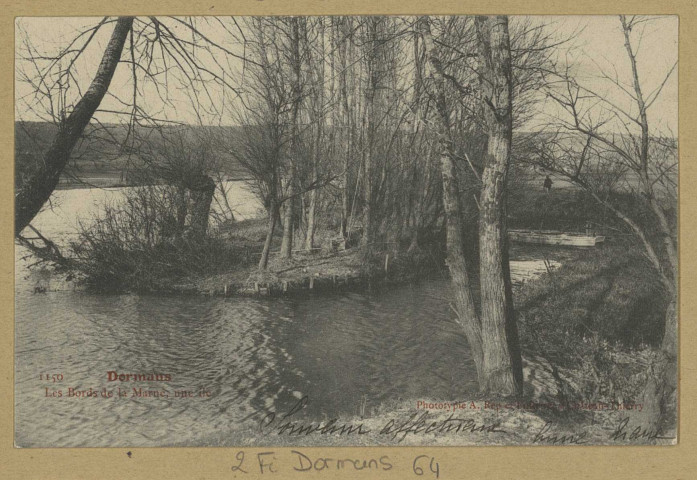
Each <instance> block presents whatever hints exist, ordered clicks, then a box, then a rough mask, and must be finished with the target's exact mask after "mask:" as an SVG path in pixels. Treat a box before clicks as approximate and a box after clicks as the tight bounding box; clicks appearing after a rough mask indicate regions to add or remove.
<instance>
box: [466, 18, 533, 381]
mask: <svg viewBox="0 0 697 480" xmlns="http://www.w3.org/2000/svg"><path fill="white" fill-rule="evenodd" d="M475 25H476V29H477V37H478V44H479V78H480V84H481V98H482V103H483V105H482V109H483V111H484V118H485V124H486V131H487V136H488V146H487V151H486V153H485V155H484V171H483V173H482V191H481V194H480V197H479V207H480V212H479V273H480V275H479V276H480V283H481V296H482V349H483V352H484V359H483V367H482V370H483V374H484V378H485V379H486V381H487V382H488V386H487V387H485V389H486V390H491V391H496V392H509V393H513V392H515V391H516V390H517V389H519V387H520V386H521V385H522V380H523V371H522V362H521V358H520V346H519V343H518V330H517V326H516V321H515V316H514V310H513V290H512V286H511V273H510V270H509V263H508V235H507V231H506V178H507V175H508V165H509V162H510V158H511V144H512V139H513V98H512V94H513V89H512V84H513V82H512V70H511V68H512V67H511V44H510V38H509V34H508V17H507V16H505V15H497V16H495V17H494V16H489V17H483V16H478V17H476V19H475Z"/></svg>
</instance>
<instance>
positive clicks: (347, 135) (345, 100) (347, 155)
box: [339, 17, 353, 238]
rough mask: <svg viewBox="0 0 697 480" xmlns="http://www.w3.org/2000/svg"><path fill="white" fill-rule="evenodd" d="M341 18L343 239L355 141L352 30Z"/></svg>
mask: <svg viewBox="0 0 697 480" xmlns="http://www.w3.org/2000/svg"><path fill="white" fill-rule="evenodd" d="M339 18H340V22H341V23H340V25H341V34H342V36H343V39H342V40H341V43H340V44H339V63H340V69H341V71H340V74H339V89H340V91H341V104H342V107H343V112H342V116H343V127H344V135H343V138H344V139H345V141H346V146H345V151H344V158H343V171H342V173H341V179H342V182H341V183H342V185H341V226H340V231H339V234H340V235H341V236H342V238H346V237H347V235H348V232H347V224H348V216H349V172H348V167H349V162H350V159H351V153H352V152H351V145H352V139H353V134H352V132H353V130H352V126H351V109H350V107H349V94H348V80H347V77H348V72H347V69H348V61H347V54H348V52H347V51H348V47H347V43H348V36H349V34H350V31H351V28H350V25H349V23H348V22H349V19H348V18H345V17H339Z"/></svg>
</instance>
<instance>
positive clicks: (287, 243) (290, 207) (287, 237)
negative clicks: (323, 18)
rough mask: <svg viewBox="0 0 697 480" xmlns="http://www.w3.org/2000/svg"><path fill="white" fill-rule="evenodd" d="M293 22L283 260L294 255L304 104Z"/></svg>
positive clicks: (297, 23)
mask: <svg viewBox="0 0 697 480" xmlns="http://www.w3.org/2000/svg"><path fill="white" fill-rule="evenodd" d="M290 21H291V29H292V32H291V38H290V43H291V52H290V56H291V61H292V63H291V67H292V69H293V84H292V86H291V92H292V102H293V103H292V114H291V115H292V118H291V138H290V142H291V146H290V150H291V152H290V174H289V178H288V184H287V199H286V201H285V202H284V203H285V209H284V212H283V241H282V242H281V258H286V259H289V258H291V257H292V255H293V216H294V214H295V181H296V163H297V161H298V155H299V149H298V115H299V113H300V103H301V102H302V85H301V78H300V61H301V59H300V21H301V20H300V18H299V17H292V18H291V19H290Z"/></svg>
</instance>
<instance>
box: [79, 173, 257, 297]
mask: <svg viewBox="0 0 697 480" xmlns="http://www.w3.org/2000/svg"><path fill="white" fill-rule="evenodd" d="M176 194H177V192H176V188H175V187H171V186H167V185H155V186H146V187H134V188H131V189H129V190H128V192H127V194H126V198H125V200H124V201H123V202H118V203H116V202H112V203H111V204H108V205H105V206H104V209H103V213H102V214H101V215H100V216H98V217H97V218H95V219H94V221H93V222H91V224H90V225H84V224H81V226H80V234H79V240H78V241H77V242H74V243H73V244H72V246H71V248H72V251H73V253H74V255H75V257H76V265H77V268H78V269H79V271H80V272H81V273H82V274H83V275H84V278H85V283H86V284H87V285H88V286H89V287H92V288H94V289H98V290H107V291H121V290H131V291H149V290H153V289H163V288H165V289H166V287H167V284H168V283H169V282H171V281H172V280H175V279H178V278H182V277H185V276H195V275H198V274H204V273H215V272H218V271H223V270H224V269H226V268H227V269H229V268H230V267H232V266H235V265H238V264H239V263H240V262H242V261H244V260H245V259H246V258H247V256H248V255H247V254H246V252H245V250H244V249H239V248H238V249H235V248H233V247H232V245H230V244H229V243H228V242H225V241H223V240H222V239H221V238H211V237H207V236H193V235H187V233H186V231H184V230H183V229H182V228H181V223H180V222H179V220H178V219H177V208H176V207H177V202H176V199H177V196H176Z"/></svg>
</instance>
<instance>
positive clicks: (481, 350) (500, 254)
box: [418, 17, 522, 395]
mask: <svg viewBox="0 0 697 480" xmlns="http://www.w3.org/2000/svg"><path fill="white" fill-rule="evenodd" d="M418 23H419V30H420V32H421V34H422V37H423V40H424V46H425V49H426V56H427V58H428V62H429V64H430V66H431V69H432V75H433V80H434V82H433V83H434V90H435V92H434V97H435V103H436V110H437V117H438V140H439V150H440V152H439V157H440V163H441V176H442V181H443V204H444V209H445V222H446V236H447V240H446V242H447V259H446V262H447V264H448V269H449V270H450V276H451V282H452V287H453V293H454V295H455V301H456V307H457V308H456V309H457V315H458V319H459V322H460V324H461V325H462V327H463V329H464V330H465V335H466V336H467V340H468V342H469V344H470V348H471V349H472V356H473V358H474V362H475V366H476V368H477V376H478V379H479V386H480V390H481V391H482V392H487V393H491V394H498V395H513V394H517V393H519V392H520V391H521V389H522V372H521V371H520V351H519V349H518V347H517V344H516V342H517V336H511V335H510V333H509V332H510V330H509V328H507V321H506V320H507V319H508V318H510V316H511V315H512V308H511V305H510V303H508V302H507V299H508V300H510V277H509V279H508V285H507V282H506V277H507V276H508V266H507V265H504V262H507V261H508V258H507V253H506V248H505V241H504V240H503V239H502V237H501V236H502V235H505V233H506V232H505V225H504V224H503V217H502V215H503V212H502V211H501V210H502V208H503V207H502V202H503V201H504V197H503V189H504V187H505V173H506V167H507V165H506V162H507V161H508V156H509V151H510V138H511V133H510V132H511V124H510V117H511V112H510V106H511V96H510V95H511V93H510V73H509V75H508V76H506V75H505V71H506V70H507V69H508V71H509V72H510V53H509V56H508V57H507V56H506V53H505V52H503V51H502V50H507V49H508V50H509V45H508V36H507V26H508V23H507V19H506V17H496V18H495V19H493V20H492V19H488V18H483V19H478V20H477V23H478V30H480V31H481V33H482V35H481V38H480V42H482V43H483V45H482V47H481V51H480V55H486V56H487V58H486V59H485V60H482V61H485V62H487V66H488V68H489V70H486V71H482V72H480V75H482V77H484V76H486V77H485V78H483V79H482V82H495V83H492V85H488V86H487V88H486V89H485V91H486V92H487V93H485V94H484V97H483V98H484V100H485V102H486V103H487V105H488V104H491V105H499V109H497V110H494V112H496V113H497V114H498V115H501V114H503V117H501V118H500V120H499V121H500V122H501V123H498V122H497V123H496V124H492V125H491V127H490V129H489V134H490V135H493V138H492V139H490V144H492V145H495V146H496V148H495V149H493V150H492V151H491V152H490V154H489V157H490V159H489V160H488V161H487V168H488V169H489V172H488V173H487V175H486V177H485V178H484V179H483V181H484V182H487V183H488V185H487V184H485V185H484V187H483V189H482V194H481V197H482V201H486V202H487V205H486V207H485V208H486V210H485V215H486V218H485V219H481V220H480V222H482V226H481V228H480V241H481V242H482V243H487V244H488V245H486V246H484V249H483V250H484V252H485V253H483V254H482V256H483V257H484V258H483V259H482V262H481V263H482V265H481V276H482V277H483V278H484V279H485V280H483V283H482V290H484V289H485V288H492V289H494V290H495V291H494V292H487V293H486V294H484V292H482V293H483V295H482V313H481V316H480V315H478V314H477V311H476V308H475V304H474V298H473V294H472V284H471V279H470V278H469V274H468V269H467V260H466V255H465V248H464V247H465V246H464V235H463V224H462V214H463V208H462V205H461V198H460V184H459V183H460V182H459V179H458V171H457V168H456V164H455V154H454V151H453V142H452V140H451V134H452V132H451V120H450V117H451V113H450V109H449V108H448V102H447V98H446V87H445V83H446V79H447V76H446V73H445V71H444V67H443V64H442V63H441V60H440V57H439V55H438V52H437V50H436V47H435V42H434V40H433V36H432V34H431V28H430V19H429V18H428V17H422V18H420V19H419V22H418ZM480 23H481V25H480ZM491 23H493V24H494V25H491ZM494 49H495V51H496V53H495V54H494V53H493V50H494ZM507 58H508V63H507V65H505V64H504V65H498V63H499V62H506V59H507ZM492 87H494V89H493V90H492ZM494 95H495V96H496V98H492V97H493V96H494ZM494 102H496V104H494ZM506 116H507V117H508V119H506ZM492 140H493V142H492ZM497 202H498V203H497ZM489 269H490V270H491V271H485V270H489ZM484 282H486V283H484ZM485 285H486V287H485ZM495 302H499V303H498V304H495ZM484 303H487V305H486V307H485V305H484ZM509 337H510V338H509ZM511 347H513V348H511ZM516 370H517V372H516Z"/></svg>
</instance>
